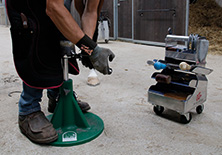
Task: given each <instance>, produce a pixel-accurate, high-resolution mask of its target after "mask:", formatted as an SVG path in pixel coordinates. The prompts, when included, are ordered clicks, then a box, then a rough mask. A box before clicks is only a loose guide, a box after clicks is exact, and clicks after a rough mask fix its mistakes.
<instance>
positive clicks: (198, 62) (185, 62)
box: [147, 34, 212, 124]
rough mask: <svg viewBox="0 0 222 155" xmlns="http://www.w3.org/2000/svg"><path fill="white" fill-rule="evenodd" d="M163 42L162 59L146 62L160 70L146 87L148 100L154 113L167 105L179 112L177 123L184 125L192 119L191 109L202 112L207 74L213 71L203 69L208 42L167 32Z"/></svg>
mask: <svg viewBox="0 0 222 155" xmlns="http://www.w3.org/2000/svg"><path fill="white" fill-rule="evenodd" d="M165 41H166V47H165V48H166V49H165V60H153V61H148V62H147V63H148V64H149V65H151V64H152V65H153V66H154V68H155V69H157V70H161V69H162V71H161V72H155V73H153V75H152V76H151V77H152V78H154V79H156V81H157V83H156V84H155V85H152V86H150V88H149V89H148V102H150V103H151V104H153V105H154V107H153V110H154V112H155V113H156V114H157V115H161V114H162V112H163V111H164V108H168V109H171V110H173V111H176V112H178V113H179V114H180V116H181V117H180V122H181V123H184V124H186V123H189V122H190V121H191V119H192V116H191V113H190V111H191V110H192V109H194V108H196V112H197V113H198V114H200V113H202V111H203V109H204V105H203V103H204V102H205V101H206V99H207V82H208V80H207V78H206V75H208V74H210V73H211V72H212V69H208V68H205V64H206V55H207V52H208V46H209V41H208V40H206V38H204V37H200V36H198V35H192V34H191V35H190V36H178V35H167V36H166V38H165ZM161 78H162V79H161Z"/></svg>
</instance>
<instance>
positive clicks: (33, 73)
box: [6, 0, 79, 89]
mask: <svg viewBox="0 0 222 155" xmlns="http://www.w3.org/2000/svg"><path fill="white" fill-rule="evenodd" d="M6 5H7V6H6V7H7V12H8V17H9V21H10V24H11V28H10V31H11V38H12V48H13V58H14V63H15V67H16V70H17V72H18V74H19V76H20V77H21V79H22V80H23V81H24V83H26V84H27V85H29V86H30V87H34V88H40V89H45V88H56V87H59V86H61V84H62V83H63V69H62V65H61V58H62V52H61V48H60V44H59V42H60V40H61V38H62V37H61V33H60V32H59V30H58V29H57V28H56V27H55V25H54V23H53V22H52V21H51V19H50V18H49V17H48V16H47V15H46V0H7V1H6ZM26 22H27V23H26ZM69 64H70V66H71V67H70V73H72V74H78V73H79V68H78V64H77V62H76V59H72V60H70V62H69Z"/></svg>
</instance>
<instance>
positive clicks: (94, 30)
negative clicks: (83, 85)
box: [75, 0, 104, 86]
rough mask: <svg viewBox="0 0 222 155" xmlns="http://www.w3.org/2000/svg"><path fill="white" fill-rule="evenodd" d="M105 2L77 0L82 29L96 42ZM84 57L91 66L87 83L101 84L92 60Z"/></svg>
mask: <svg viewBox="0 0 222 155" xmlns="http://www.w3.org/2000/svg"><path fill="white" fill-rule="evenodd" d="M103 3H104V0H94V1H90V0H75V8H76V10H77V11H78V13H79V15H80V18H81V24H82V29H83V31H84V32H85V33H86V34H87V35H88V36H89V37H90V38H91V39H93V41H95V42H97V38H98V18H99V14H100V11H101V9H102V6H103ZM82 59H83V60H82V63H83V65H85V66H86V67H89V68H90V72H89V75H88V79H87V84H88V85H90V86H97V85H99V84H100V82H99V79H98V75H97V73H96V71H95V69H94V68H93V66H92V65H91V64H90V61H89V60H88V58H87V57H83V58H82Z"/></svg>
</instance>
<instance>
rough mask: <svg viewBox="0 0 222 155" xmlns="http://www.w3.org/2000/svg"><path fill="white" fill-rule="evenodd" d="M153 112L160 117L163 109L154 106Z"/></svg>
mask: <svg viewBox="0 0 222 155" xmlns="http://www.w3.org/2000/svg"><path fill="white" fill-rule="evenodd" d="M153 111H154V112H155V113H156V114H157V115H161V114H162V113H163V111H164V107H162V106H159V105H156V106H154V107H153Z"/></svg>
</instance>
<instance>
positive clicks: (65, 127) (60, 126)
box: [48, 79, 104, 146]
mask: <svg viewBox="0 0 222 155" xmlns="http://www.w3.org/2000/svg"><path fill="white" fill-rule="evenodd" d="M48 119H49V120H50V121H51V123H52V124H53V126H54V128H55V129H56V130H57V132H58V136H59V138H58V139H57V141H55V142H53V143H51V145H53V146H73V145H79V144H83V143H86V142H89V141H91V140H93V139H95V138H96V137H98V136H99V135H100V134H101V133H102V131H103V129H104V124H103V121H102V119H101V118H100V117H98V116H97V115H95V114H93V113H90V112H88V113H82V111H81V109H80V107H79V105H78V103H77V101H76V99H75V98H74V96H73V87H72V80H71V79H69V80H67V81H64V83H63V85H62V86H61V88H60V98H59V101H58V105H57V106H56V109H55V112H54V114H52V115H49V116H48Z"/></svg>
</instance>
